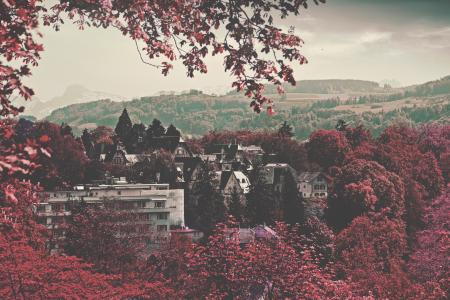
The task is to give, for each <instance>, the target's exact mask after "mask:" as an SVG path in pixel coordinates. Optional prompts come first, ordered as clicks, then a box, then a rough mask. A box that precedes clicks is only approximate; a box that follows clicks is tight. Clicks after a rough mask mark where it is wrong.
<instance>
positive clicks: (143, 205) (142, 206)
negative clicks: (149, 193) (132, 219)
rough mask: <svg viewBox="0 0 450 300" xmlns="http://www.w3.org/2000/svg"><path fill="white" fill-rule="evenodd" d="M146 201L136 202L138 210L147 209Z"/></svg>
mask: <svg viewBox="0 0 450 300" xmlns="http://www.w3.org/2000/svg"><path fill="white" fill-rule="evenodd" d="M145 203H146V202H145V201H137V202H136V206H137V207H138V208H145Z"/></svg>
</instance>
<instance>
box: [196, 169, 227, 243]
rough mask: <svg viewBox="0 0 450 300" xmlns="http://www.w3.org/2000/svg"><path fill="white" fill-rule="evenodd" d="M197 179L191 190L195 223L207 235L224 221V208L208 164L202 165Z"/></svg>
mask: <svg viewBox="0 0 450 300" xmlns="http://www.w3.org/2000/svg"><path fill="white" fill-rule="evenodd" d="M198 179H199V180H198V182H196V183H195V184H194V186H193V188H192V197H193V198H194V201H195V202H196V204H197V205H196V210H197V214H196V215H197V218H196V220H195V223H196V226H197V227H198V229H200V230H201V231H203V232H204V233H205V235H209V234H210V233H211V232H212V231H213V229H214V226H215V225H216V224H217V223H219V222H222V221H224V220H225V215H226V207H225V203H224V199H223V196H222V195H221V194H220V192H219V191H218V189H217V188H216V186H217V184H218V183H217V180H216V177H215V174H214V173H213V171H212V170H211V168H210V166H209V165H208V164H203V166H202V168H201V170H200V172H199V174H198Z"/></svg>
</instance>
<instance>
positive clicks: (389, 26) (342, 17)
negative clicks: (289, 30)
mask: <svg viewBox="0 0 450 300" xmlns="http://www.w3.org/2000/svg"><path fill="white" fill-rule="evenodd" d="M311 3H312V1H311ZM283 25H284V26H294V28H295V33H296V34H298V35H300V36H301V37H302V38H303V39H304V40H305V42H306V44H305V45H304V49H303V51H304V54H305V55H306V56H307V58H308V59H309V64H308V65H306V66H301V67H295V76H296V79H297V80H301V79H327V78H340V79H366V80H374V81H377V82H380V81H383V80H395V81H397V82H399V83H401V84H402V85H409V84H415V83H422V82H425V81H429V80H434V79H437V78H439V77H443V76H446V75H450V0H328V1H327V3H326V4H324V5H320V6H318V7H315V5H312V7H310V8H309V9H308V10H306V11H304V13H303V14H301V15H300V16H298V17H295V18H289V19H288V20H284V21H283ZM41 32H42V33H43V34H44V38H43V41H42V42H43V43H44V47H45V52H44V53H43V58H42V60H41V62H40V65H39V67H37V68H36V69H35V70H34V74H33V77H32V78H30V79H29V80H28V82H29V84H30V85H31V86H32V87H33V88H34V89H35V91H36V94H37V96H38V97H39V98H40V99H41V100H44V101H46V100H49V99H51V98H52V97H55V96H58V95H61V94H62V93H63V91H64V90H65V88H66V87H67V86H69V85H72V84H81V85H83V86H85V87H87V88H89V89H92V90H98V91H104V92H108V93H113V94H117V95H121V96H124V97H126V98H132V97H138V96H147V95H153V94H155V93H157V92H159V91H163V90H174V91H181V90H186V89H190V88H196V89H203V90H206V91H210V92H221V91H224V89H226V88H227V87H228V85H229V83H230V82H231V78H230V77H229V76H228V74H226V73H224V72H223V66H222V60H221V59H220V57H219V58H208V60H207V62H208V63H209V69H208V70H209V71H208V74H207V75H197V76H196V78H194V79H188V78H187V77H186V76H185V70H184V69H183V66H182V65H180V64H175V68H174V70H172V72H171V74H170V75H169V76H168V77H163V76H161V75H160V72H159V71H158V70H156V69H154V68H151V67H149V66H147V65H144V64H143V63H142V62H141V61H140V59H139V56H138V54H137V52H136V48H135V45H134V43H133V41H132V40H130V39H127V38H124V37H123V36H122V35H121V34H120V33H119V32H117V31H116V30H104V29H86V30H84V31H79V30H78V29H76V27H75V26H73V25H71V24H68V25H65V26H63V27H62V30H61V31H60V32H53V31H52V30H51V29H49V28H44V29H42V30H41Z"/></svg>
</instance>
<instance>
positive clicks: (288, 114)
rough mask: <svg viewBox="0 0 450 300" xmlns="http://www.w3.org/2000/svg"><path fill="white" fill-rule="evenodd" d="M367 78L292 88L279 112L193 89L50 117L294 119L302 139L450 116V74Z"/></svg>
mask: <svg viewBox="0 0 450 300" xmlns="http://www.w3.org/2000/svg"><path fill="white" fill-rule="evenodd" d="M325 82H328V81H320V82H318V83H316V84H315V85H313V86H314V87H311V88H310V89H309V91H312V90H316V91H317V89H320V88H319V87H323V88H325V86H328V87H329V86H330V85H325ZM330 82H340V83H342V82H345V81H339V80H336V81H329V83H330ZM356 82H357V83H356ZM361 82H362V81H355V82H353V81H348V82H346V83H345V84H341V85H340V87H339V88H338V87H336V88H335V89H334V91H336V93H325V94H323V93H295V92H290V91H288V92H287V93H286V95H285V96H284V97H281V99H279V102H278V103H277V107H276V111H277V114H276V115H275V116H273V117H268V116H267V115H266V114H264V113H262V114H260V115H256V114H254V113H253V112H252V111H251V110H250V109H249V107H248V99H246V98H245V97H242V96H241V95H238V94H228V95H226V96H211V95H206V94H202V93H201V92H196V91H192V92H191V93H189V94H184V95H161V96H155V97H143V98H140V99H135V100H132V101H125V102H113V101H111V100H101V101H95V102H89V103H82V104H74V105H70V106H67V107H64V108H61V109H57V110H55V111H54V112H53V113H52V114H51V115H50V116H49V117H47V119H48V120H49V121H52V122H55V123H62V122H65V123H68V124H70V125H71V126H72V127H74V130H75V132H78V133H79V132H81V130H83V129H84V128H92V127H95V126H97V125H105V126H110V127H114V126H115V124H116V122H117V119H118V117H119V115H120V113H121V112H122V110H123V108H124V107H126V108H127V110H128V112H129V114H130V117H131V119H132V121H133V122H142V123H144V124H149V123H151V121H152V120H153V118H158V119H160V120H161V121H162V122H163V124H165V125H166V126H168V125H169V124H170V123H173V124H174V125H175V126H176V127H177V128H179V129H180V130H181V131H182V132H183V134H185V135H202V134H204V133H206V132H208V131H210V130H226V129H228V130H238V129H276V128H278V126H279V125H280V124H281V123H282V122H283V121H284V120H288V122H289V123H290V124H291V125H292V126H293V127H294V129H295V134H296V137H297V138H299V139H303V138H305V137H307V136H308V135H309V134H310V133H311V132H312V131H313V130H315V129H317V128H333V127H334V125H335V124H336V122H337V120H338V119H345V120H347V121H352V122H354V123H362V124H364V125H365V126H368V127H369V128H371V129H372V130H373V131H374V133H375V134H377V133H378V132H380V131H381V130H382V129H383V128H385V127H386V126H388V125H389V124H391V123H392V122H399V121H401V122H411V123H423V122H429V121H439V122H444V123H445V122H449V121H450V119H449V118H450V117H449V116H450V93H449V92H447V93H446V88H448V86H450V80H449V77H446V78H443V79H442V80H439V81H435V82H432V83H431V82H430V83H426V84H424V85H419V86H414V87H409V88H404V89H388V90H386V91H384V92H383V91H382V90H380V89H381V88H380V87H379V86H378V85H375V84H374V83H371V82H364V83H363V84H361ZM355 84H356V85H358V86H359V87H355V86H354V85H355ZM425 86H431V87H430V88H425ZM344 87H346V88H345V89H344ZM351 87H353V88H354V89H355V90H356V91H355V90H352V89H351ZM363 87H365V88H367V89H370V88H371V87H372V88H373V89H374V90H373V93H371V92H365V91H363V90H364V88H363ZM305 90H308V89H305ZM338 91H339V93H337V92H338ZM424 91H426V92H424ZM273 96H274V98H276V97H277V96H276V95H273ZM278 97H279V96H278Z"/></svg>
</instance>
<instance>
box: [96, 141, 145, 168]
mask: <svg viewBox="0 0 450 300" xmlns="http://www.w3.org/2000/svg"><path fill="white" fill-rule="evenodd" d="M151 156H152V155H151V154H128V153H127V150H125V147H124V146H123V144H122V143H121V142H119V143H117V144H116V149H115V151H112V152H111V153H107V154H100V161H102V162H110V163H111V164H113V165H121V166H128V167H132V166H134V165H135V164H136V163H138V162H142V163H143V162H150V160H151Z"/></svg>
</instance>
